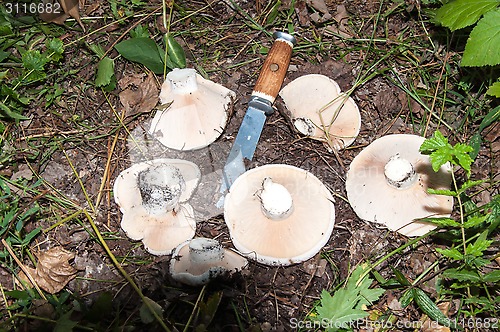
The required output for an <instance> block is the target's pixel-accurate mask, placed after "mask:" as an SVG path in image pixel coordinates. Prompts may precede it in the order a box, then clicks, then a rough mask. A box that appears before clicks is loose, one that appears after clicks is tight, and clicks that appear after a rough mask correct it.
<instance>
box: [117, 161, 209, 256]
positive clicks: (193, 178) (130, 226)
mask: <svg viewBox="0 0 500 332" xmlns="http://www.w3.org/2000/svg"><path fill="white" fill-rule="evenodd" d="M162 165H167V166H170V169H171V168H174V169H176V170H178V171H179V173H180V175H181V176H182V180H183V183H184V186H183V187H182V188H183V191H182V192H181V193H180V196H179V201H178V203H176V206H175V207H174V208H173V209H172V210H170V211H166V212H162V213H153V214H152V213H151V211H150V210H148V209H146V208H145V206H144V204H143V203H144V202H143V199H142V196H141V190H140V185H139V180H138V179H139V175H140V174H141V173H142V172H144V171H146V170H148V169H150V168H152V167H157V166H162ZM160 169H161V168H160ZM200 177H201V172H200V170H199V168H198V166H196V164H194V163H192V162H189V161H185V160H180V159H155V160H150V161H144V162H141V163H138V164H134V165H132V166H131V167H129V168H127V169H126V170H124V171H122V172H121V173H120V174H119V175H118V177H117V178H116V180H115V183H114V186H113V191H114V197H115V202H116V203H117V204H118V206H119V207H120V211H121V212H122V213H123V216H122V221H121V227H122V229H123V230H124V231H125V233H126V234H127V236H128V237H129V238H131V239H132V240H142V242H143V243H144V246H145V247H146V249H147V250H148V251H149V252H150V253H152V254H155V255H168V254H170V253H171V252H172V250H173V249H174V248H175V247H176V246H178V245H179V244H180V243H182V242H184V241H186V240H189V239H191V238H193V236H194V234H195V230H196V222H195V219H194V211H193V208H192V207H191V206H190V205H189V204H187V203H186V201H187V200H188V199H189V198H190V197H191V195H192V194H193V192H194V190H195V189H196V186H197V185H198V181H199V179H200ZM165 204H167V203H165Z"/></svg>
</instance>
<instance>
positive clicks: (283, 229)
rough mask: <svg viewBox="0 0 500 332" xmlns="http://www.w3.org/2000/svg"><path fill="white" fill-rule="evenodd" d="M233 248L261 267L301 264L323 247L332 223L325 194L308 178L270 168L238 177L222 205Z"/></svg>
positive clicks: (327, 193)
mask: <svg viewBox="0 0 500 332" xmlns="http://www.w3.org/2000/svg"><path fill="white" fill-rule="evenodd" d="M224 219H225V222H226V224H227V226H228V228H229V233H230V235H231V239H232V241H233V244H234V246H235V247H236V249H238V250H239V251H240V252H241V253H242V254H243V255H245V256H246V257H248V258H252V259H255V260H256V261H258V262H260V263H263V264H267V265H290V264H294V263H299V262H302V261H305V260H307V259H309V258H311V257H312V256H314V255H315V254H316V253H318V252H319V251H320V250H321V248H322V247H323V246H324V245H325V244H326V243H327V242H328V240H329V238H330V235H331V233H332V230H333V225H334V223H335V207H334V205H333V197H332V195H331V193H330V191H329V190H328V189H327V188H326V187H325V186H324V185H323V183H321V181H320V180H319V179H318V178H316V177H315V176H314V175H313V174H311V173H309V172H307V171H305V170H303V169H300V168H297V167H294V166H290V165H280V164H272V165H265V166H261V167H257V168H254V169H251V170H249V171H247V172H245V173H243V174H242V175H241V176H240V177H238V178H237V179H236V181H235V182H234V183H233V185H232V186H231V189H230V191H229V193H228V194H227V195H226V198H225V202H224Z"/></svg>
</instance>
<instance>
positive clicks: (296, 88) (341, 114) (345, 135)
mask: <svg viewBox="0 0 500 332" xmlns="http://www.w3.org/2000/svg"><path fill="white" fill-rule="evenodd" d="M279 95H280V96H281V98H282V99H283V102H284V103H285V106H286V108H287V109H288V111H289V112H290V115H291V118H292V121H293V123H294V126H295V128H296V129H297V130H298V131H299V132H300V133H302V134H303V135H306V136H308V137H311V138H314V139H317V140H320V141H322V142H325V143H326V144H327V145H328V146H329V147H330V148H331V149H334V150H337V151H338V150H341V149H344V148H346V147H347V146H349V145H351V144H352V143H353V142H354V140H355V139H356V137H357V136H358V134H359V130H360V128H361V115H360V113H359V109H358V106H357V105H356V103H355V102H354V100H353V99H352V98H351V97H349V96H348V95H346V94H345V93H341V91H340V87H339V85H338V84H337V82H335V81H334V80H332V79H330V78H329V77H327V76H324V75H320V74H309V75H304V76H300V77H298V78H296V79H295V80H293V81H291V82H290V83H288V84H287V85H286V86H285V87H283V89H281V91H280V93H279Z"/></svg>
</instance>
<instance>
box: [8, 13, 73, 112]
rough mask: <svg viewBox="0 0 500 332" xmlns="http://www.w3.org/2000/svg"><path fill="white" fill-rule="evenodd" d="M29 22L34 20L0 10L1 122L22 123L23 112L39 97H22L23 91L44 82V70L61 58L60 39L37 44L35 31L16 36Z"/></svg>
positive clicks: (61, 44)
mask: <svg viewBox="0 0 500 332" xmlns="http://www.w3.org/2000/svg"><path fill="white" fill-rule="evenodd" d="M30 19H33V18H32V17H18V18H14V17H12V15H11V14H9V13H7V12H6V11H5V10H4V9H2V10H0V45H1V46H0V68H4V69H5V70H3V71H0V120H7V121H11V120H25V119H26V118H25V117H24V115H23V113H24V109H25V108H26V107H27V106H28V105H29V103H30V102H31V101H32V99H33V98H35V97H39V96H40V94H39V93H38V94H35V95H34V96H31V95H28V94H25V93H22V90H23V88H24V87H26V86H31V85H32V84H34V83H40V82H41V81H42V80H44V79H45V78H46V77H47V66H48V65H49V64H56V63H58V62H60V61H61V59H62V57H63V53H64V45H63V42H62V41H61V40H60V39H58V38H54V37H52V38H46V39H45V43H40V42H39V39H38V37H39V36H38V33H39V31H38V30H37V29H36V28H35V27H34V28H32V31H30V32H29V33H27V35H26V36H23V35H22V34H20V33H19V32H18V28H19V27H20V26H22V25H23V24H26V23H27V22H30V21H29V20H30ZM32 36H37V38H32ZM30 39H31V41H30ZM17 54H19V55H17ZM47 91H48V90H46V91H45V92H47Z"/></svg>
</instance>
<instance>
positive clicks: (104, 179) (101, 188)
mask: <svg viewBox="0 0 500 332" xmlns="http://www.w3.org/2000/svg"><path fill="white" fill-rule="evenodd" d="M106 99H107V98H106ZM124 117H125V109H123V111H122V114H121V116H120V119H119V120H120V123H123V118H124ZM119 135H120V130H117V131H116V134H115V137H114V139H113V143H112V144H111V147H110V148H109V149H108V160H106V166H105V167H104V174H103V175H102V180H101V185H100V186H99V191H98V193H97V198H96V200H95V203H94V206H95V210H94V212H95V211H97V209H98V207H99V204H100V203H101V199H102V193H103V191H104V187H105V185H106V183H107V182H108V181H107V180H108V178H109V175H110V171H109V169H110V167H111V159H112V157H113V152H114V150H115V147H116V143H117V142H118V136H119ZM108 227H109V224H108Z"/></svg>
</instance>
